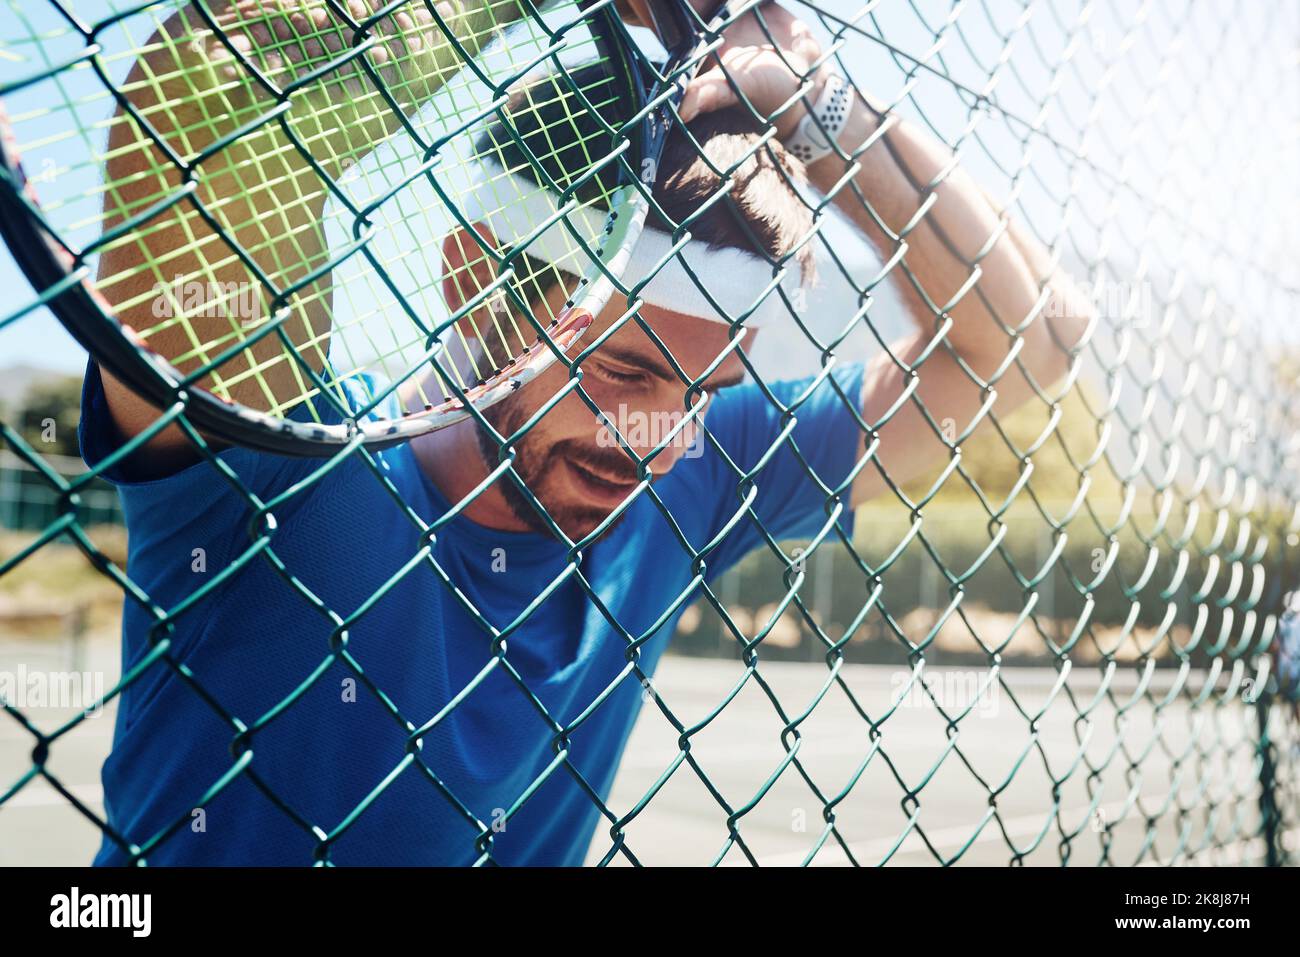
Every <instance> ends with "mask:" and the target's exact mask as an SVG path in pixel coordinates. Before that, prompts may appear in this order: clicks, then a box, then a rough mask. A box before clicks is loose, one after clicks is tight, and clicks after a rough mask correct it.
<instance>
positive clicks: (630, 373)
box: [588, 363, 646, 385]
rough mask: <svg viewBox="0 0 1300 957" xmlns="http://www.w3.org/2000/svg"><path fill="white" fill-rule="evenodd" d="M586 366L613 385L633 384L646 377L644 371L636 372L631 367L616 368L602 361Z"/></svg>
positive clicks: (642, 380)
mask: <svg viewBox="0 0 1300 957" xmlns="http://www.w3.org/2000/svg"><path fill="white" fill-rule="evenodd" d="M588 368H589V369H591V371H593V372H595V373H596V375H597V376H599V377H600V378H602V379H604V380H605V381H606V382H611V383H613V384H615V385H634V384H636V383H639V382H644V381H645V379H646V374H645V373H644V372H637V371H634V370H631V369H628V370H623V369H618V368H616V367H614V366H611V365H606V364H604V363H596V364H593V365H590V366H588Z"/></svg>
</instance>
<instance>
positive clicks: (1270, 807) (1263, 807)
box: [1255, 692, 1282, 867]
mask: <svg viewBox="0 0 1300 957" xmlns="http://www.w3.org/2000/svg"><path fill="white" fill-rule="evenodd" d="M1271 699H1272V695H1270V694H1268V693H1267V692H1265V693H1264V694H1261V695H1260V696H1259V699H1258V700H1257V701H1256V702H1255V718H1256V720H1257V722H1258V723H1259V735H1258V737H1257V738H1256V748H1257V753H1258V755H1259V814H1260V818H1261V821H1262V826H1263V836H1264V865H1265V866H1266V867H1281V866H1282V853H1281V847H1280V846H1279V845H1278V841H1279V840H1280V834H1281V828H1280V827H1279V826H1278V825H1279V824H1280V823H1281V822H1280V821H1279V815H1280V811H1279V810H1278V805H1277V765H1276V763H1275V762H1274V760H1273V743H1272V741H1270V740H1269V736H1268V717H1269V710H1270V701H1271Z"/></svg>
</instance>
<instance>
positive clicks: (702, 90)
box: [677, 67, 739, 123]
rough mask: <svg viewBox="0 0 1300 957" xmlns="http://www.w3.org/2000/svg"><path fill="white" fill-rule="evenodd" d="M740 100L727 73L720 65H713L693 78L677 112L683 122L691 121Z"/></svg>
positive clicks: (733, 104)
mask: <svg viewBox="0 0 1300 957" xmlns="http://www.w3.org/2000/svg"><path fill="white" fill-rule="evenodd" d="M738 102H739V100H737V99H736V91H735V90H733V89H732V88H731V84H730V83H728V82H727V76H726V74H725V73H723V72H722V69H721V68H720V67H713V68H712V69H710V70H705V71H704V72H703V73H701V74H699V75H698V76H696V77H695V79H693V80H691V82H690V84H689V85H688V86H687V87H686V94H685V95H684V96H683V97H682V104H681V106H679V107H678V108H677V114H678V115H679V116H680V117H681V118H682V122H683V123H689V122H690V121H691V120H693V119H695V118H696V117H697V116H699V115H700V114H701V113H711V112H713V111H714V110H721V109H725V108H726V107H728V106H735V105H736V104H737V103H738Z"/></svg>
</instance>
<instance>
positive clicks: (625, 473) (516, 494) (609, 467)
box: [474, 395, 657, 541]
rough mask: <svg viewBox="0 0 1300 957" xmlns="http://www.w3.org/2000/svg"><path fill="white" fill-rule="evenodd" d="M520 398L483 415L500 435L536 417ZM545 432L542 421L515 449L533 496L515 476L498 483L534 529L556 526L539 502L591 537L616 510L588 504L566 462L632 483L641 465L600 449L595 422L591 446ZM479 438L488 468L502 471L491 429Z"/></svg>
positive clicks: (576, 535)
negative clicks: (569, 476) (569, 477)
mask: <svg viewBox="0 0 1300 957" xmlns="http://www.w3.org/2000/svg"><path fill="white" fill-rule="evenodd" d="M519 399H520V396H517V395H516V396H511V397H510V398H507V399H503V400H502V401H501V402H498V403H497V404H496V405H494V406H492V407H490V408H488V409H486V410H484V412H483V417H484V418H485V419H487V421H488V422H489V423H490V424H491V425H492V427H493V428H494V429H496V431H497V432H498V433H499V434H501V435H503V436H509V435H513V434H514V433H515V432H516V431H517V430H518V429H519V428H520V427H521V426H523V424H524V423H525V422H527V421H528V419H529V417H530V416H531V415H532V414H533V413H532V411H530V410H529V409H527V408H525V407H524V406H523V405H522V403H521V402H520V401H519ZM544 421H545V419H543V420H542V422H544ZM540 428H541V422H539V423H537V424H536V425H534V426H533V428H532V429H530V430H529V431H528V432H526V433H525V434H524V435H523V436H522V437H521V438H519V439H518V440H517V441H516V442H515V446H514V448H515V460H514V471H515V474H516V475H518V476H519V478H520V479H521V480H522V481H523V483H524V485H526V486H527V487H528V491H529V492H530V493H531V497H530V496H529V495H527V494H525V493H524V491H523V490H522V489H521V488H520V487H519V485H518V484H517V483H516V482H515V481H514V479H513V478H512V477H510V476H509V475H502V476H501V477H500V478H498V479H497V481H496V483H495V485H496V487H497V488H498V489H500V491H501V494H502V495H503V496H504V497H505V500H506V505H507V506H508V507H509V509H510V512H511V514H512V515H514V516H515V518H517V519H519V521H521V522H523V523H524V525H526V526H527V527H528V528H529V529H530V530H531V531H534V532H539V533H542V534H550V533H551V526H550V525H549V524H548V523H547V521H546V519H544V518H543V517H542V515H541V513H540V512H539V511H538V510H537V508H536V506H535V505H534V504H533V502H532V499H536V500H537V501H538V502H540V503H541V504H542V505H543V507H545V509H546V511H547V512H548V513H549V514H550V516H551V520H552V521H554V522H555V524H556V525H558V526H559V527H560V528H561V529H562V530H563V531H564V533H565V534H566V535H568V536H569V538H571V539H573V540H575V541H576V540H577V539H580V538H583V537H584V536H586V535H589V534H591V532H592V530H593V529H595V528H596V527H597V526H598V525H600V523H601V522H603V521H605V519H607V518H608V517H609V515H610V512H611V511H612V510H611V509H609V508H605V507H604V506H599V505H595V504H593V503H591V502H587V501H584V500H583V497H582V495H581V493H580V492H579V491H578V490H577V489H575V488H574V487H573V485H572V484H571V483H570V482H568V480H567V478H566V476H565V471H564V468H563V465H562V463H565V462H573V463H576V464H577V465H580V466H582V467H583V468H585V469H587V470H588V471H591V472H595V473H596V474H597V475H613V476H619V477H620V478H622V479H626V480H627V481H634V480H635V478H636V463H635V462H633V461H632V459H631V458H630V457H629V456H628V454H627V453H626V452H624V451H623V450H622V449H621V448H603V447H600V446H597V445H595V436H596V426H595V425H594V423H593V426H592V442H591V444H588V443H586V442H583V441H581V440H576V439H562V440H559V441H552V440H550V439H549V437H548V436H546V435H545V434H543V433H541V432H540V431H539V430H540ZM474 434H475V436H476V437H477V438H478V446H479V451H480V452H481V453H482V455H483V461H484V462H485V463H486V464H487V467H488V469H489V470H491V469H494V468H496V466H497V463H499V462H500V461H501V449H500V447H499V446H498V445H497V444H496V442H495V441H494V440H493V439H492V437H491V436H490V435H488V433H487V430H486V429H481V428H475V430H474ZM656 478H657V476H656ZM626 517H627V512H626V511H625V512H624V513H623V514H622V515H620V516H619V517H618V519H617V520H616V521H615V522H613V523H612V524H611V525H610V526H609V527H608V528H607V529H605V532H604V533H603V534H608V533H609V532H612V531H613V530H614V529H615V528H617V527H618V526H619V525H620V524H621V523H622V521H623V519H624V518H626Z"/></svg>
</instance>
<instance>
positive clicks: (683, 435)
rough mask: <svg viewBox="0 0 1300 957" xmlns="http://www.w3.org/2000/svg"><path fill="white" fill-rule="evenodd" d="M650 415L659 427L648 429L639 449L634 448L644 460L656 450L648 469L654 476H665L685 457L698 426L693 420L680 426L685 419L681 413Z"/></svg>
mask: <svg viewBox="0 0 1300 957" xmlns="http://www.w3.org/2000/svg"><path fill="white" fill-rule="evenodd" d="M651 414H652V415H653V416H654V419H652V421H655V422H657V423H658V424H659V427H658V428H651V429H648V430H647V436H646V440H645V442H644V443H643V444H642V445H641V447H640V448H635V451H636V454H637V455H638V456H639V457H641V458H642V459H644V458H645V457H646V456H648V455H651V454H652V453H654V452H655V450H656V449H658V450H659V452H658V454H657V455H655V457H654V461H652V462H651V463H650V467H651V468H652V469H653V470H654V473H655V475H665V474H667V472H668V471H669V470H670V469H672V468H673V467H674V466H675V465H676V464H677V463H678V462H680V461H681V460H682V458H684V457H685V455H686V452H687V450H688V449H690V447H691V445H692V443H694V441H695V437H696V433H697V432H698V426H697V424H696V421H694V420H692V421H690V422H687V423H686V424H685V425H681V421H682V419H683V418H684V417H685V416H684V413H681V412H662V411H661V412H657V413H651ZM679 425H680V426H681V427H680V429H679V428H678V426H679Z"/></svg>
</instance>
